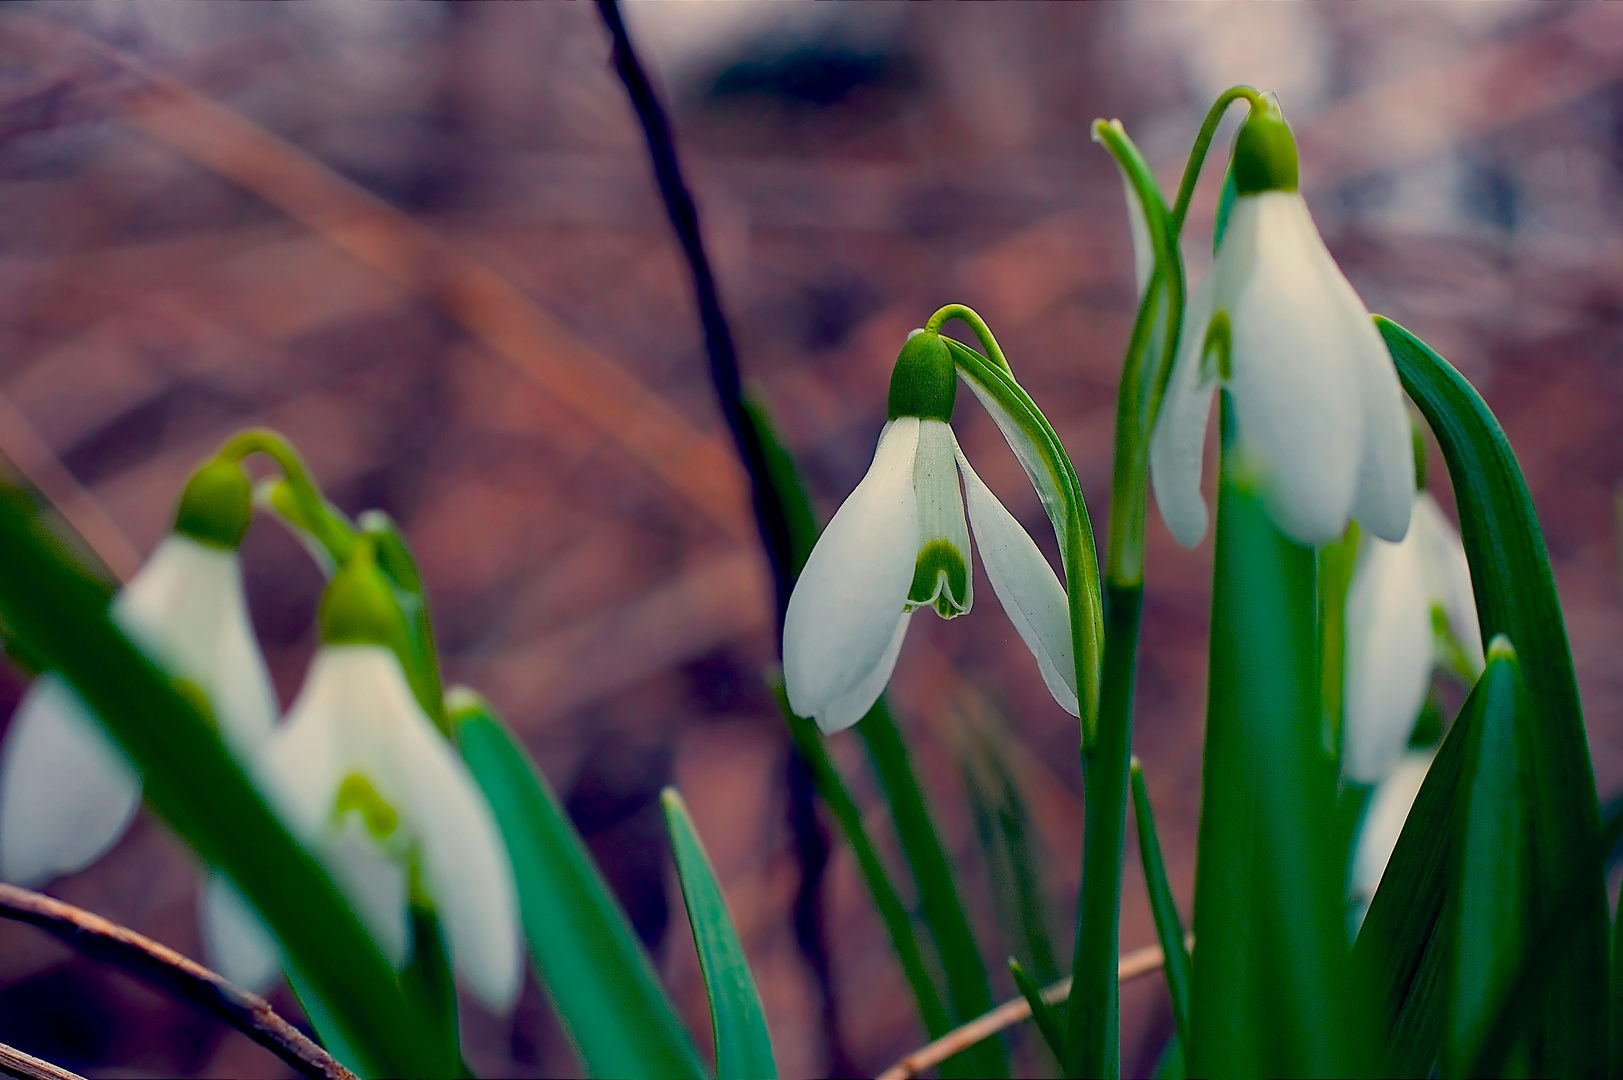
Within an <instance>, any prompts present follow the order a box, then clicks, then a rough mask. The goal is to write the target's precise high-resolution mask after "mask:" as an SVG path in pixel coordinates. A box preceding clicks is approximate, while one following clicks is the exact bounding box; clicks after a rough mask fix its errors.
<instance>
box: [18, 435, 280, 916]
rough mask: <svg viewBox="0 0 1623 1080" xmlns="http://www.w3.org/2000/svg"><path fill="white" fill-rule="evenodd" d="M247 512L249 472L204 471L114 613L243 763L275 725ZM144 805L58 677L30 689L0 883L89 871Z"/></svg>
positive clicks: (22, 711) (119, 759)
mask: <svg viewBox="0 0 1623 1080" xmlns="http://www.w3.org/2000/svg"><path fill="white" fill-rule="evenodd" d="M250 512H251V508H250V503H249V488H248V481H247V478H246V477H244V476H243V474H242V470H241V469H240V468H238V467H237V466H236V465H235V464H233V463H226V462H222V461H218V460H216V461H214V462H211V463H210V464H208V465H205V466H204V467H203V468H202V469H200V470H199V471H198V472H197V473H196V474H195V475H194V476H193V477H192V479H191V481H190V482H189V483H188V484H187V485H186V489H185V491H184V492H183V493H182V495H181V499H180V507H179V510H178V512H177V514H176V521H175V527H174V531H173V532H171V533H170V534H169V535H168V536H166V537H165V538H164V539H163V540H161V541H160V542H159V543H158V546H157V548H156V549H154V551H153V553H152V555H151V557H150V558H148V559H147V561H146V564H145V565H144V566H142V567H141V569H140V571H139V572H138V573H137V574H136V575H135V576H134V577H133V578H131V579H130V581H129V584H128V585H126V586H125V588H124V589H123V591H122V592H120V593H119V594H118V596H117V597H116V598H115V599H114V600H113V603H112V609H111V610H112V617H113V620H114V621H115V622H116V623H117V624H118V625H119V627H120V628H121V629H122V630H123V631H124V632H125V634H127V635H128V636H129V637H130V638H131V639H132V640H133V641H134V642H135V643H136V644H137V645H138V646H140V647H141V649H142V650H143V651H144V652H145V653H146V654H147V656H148V657H149V658H150V659H151V660H152V661H153V662H154V663H156V664H157V665H158V666H159V667H161V668H163V669H164V670H165V671H167V672H168V673H169V674H170V675H171V676H172V677H173V678H175V679H177V680H181V681H182V682H184V683H188V684H190V685H191V686H192V687H193V688H195V689H196V690H197V691H199V692H200V693H201V695H202V697H203V699H204V701H205V702H206V704H207V705H208V707H209V710H210V713H211V715H212V716H213V718H214V720H215V723H216V724H217V725H218V728H219V732H220V736H221V738H223V739H224V740H225V742H226V744H227V745H228V746H229V747H230V748H231V750H232V751H233V752H234V753H235V754H236V755H237V756H238V758H239V759H241V760H244V761H246V760H247V759H248V758H249V757H250V756H251V755H252V754H253V753H254V751H255V749H256V748H257V747H258V746H259V745H260V744H261V743H263V741H264V740H265V738H266V737H268V736H269V734H270V731H271V726H272V724H273V723H274V719H275V716H276V713H277V709H276V696H275V693H274V691H273V690H272V689H271V683H270V676H269V674H268V673H267V672H266V670H265V662H264V659H263V658H262V657H261V655H260V652H259V648H258V645H257V644H256V643H255V641H254V636H253V628H252V625H251V624H250V622H249V619H248V608H247V602H246V600H245V598H244V595H243V589H242V568H241V565H240V561H239V559H238V556H237V545H238V544H240V543H241V541H242V537H243V534H244V532H246V530H247V528H248V519H249V515H250ZM140 800H141V780H140V777H139V776H138V775H137V774H136V772H135V770H134V769H133V768H132V767H131V766H130V764H129V763H128V761H126V760H125V758H124V755H123V752H122V751H121V750H119V749H118V746H117V745H116V744H115V743H114V742H113V740H112V738H111V737H110V736H109V735H108V734H107V733H106V731H105V729H103V728H102V726H101V724H100V722H99V721H98V720H97V719H96V717H95V715H94V714H93V713H92V712H91V711H90V708H89V706H88V705H86V704H85V703H84V701H83V700H82V699H81V698H80V697H79V695H78V694H77V693H76V692H75V691H74V690H73V688H72V687H71V686H70V685H69V684H68V683H67V681H66V680H64V679H62V678H61V677H60V676H58V675H55V674H52V673H50V672H46V673H44V674H42V675H41V676H40V677H39V678H37V679H35V680H34V682H33V684H32V685H31V686H30V687H29V690H28V693H27V695H26V696H25V697H24V699H23V701H22V703H21V704H20V705H19V706H18V709H17V713H16V716H15V717H14V718H13V720H12V724H11V727H10V729H9V730H8V731H7V733H6V739H5V744H4V747H3V748H0V877H3V878H4V879H5V880H7V881H11V882H16V883H17V884H21V885H37V884H40V883H41V882H44V881H47V880H49V879H50V878H53V877H56V876H58V875H60V874H66V873H72V872H74V871H77V870H80V869H83V868H84V867H86V866H88V865H90V864H91V863H93V862H95V861H96V859H98V858H100V857H101V855H102V854H103V853H104V852H105V851H106V850H107V849H108V848H109V847H111V846H112V845H113V843H114V842H115V841H116V840H117V839H118V838H119V837H120V836H121V835H122V834H123V832H124V830H125V828H126V826H127V825H128V824H129V822H130V819H131V818H132V817H133V816H134V814H135V809H136V806H137V805H138V804H139V803H140Z"/></svg>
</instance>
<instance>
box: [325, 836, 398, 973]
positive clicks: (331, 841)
mask: <svg viewBox="0 0 1623 1080" xmlns="http://www.w3.org/2000/svg"><path fill="white" fill-rule="evenodd" d="M316 854H317V857H318V858H320V860H321V862H322V864H323V865H324V866H326V868H327V873H328V874H330V875H331V876H332V880H333V884H335V885H337V886H338V889H339V891H340V892H342V893H343V894H344V896H345V898H346V899H348V900H349V903H350V907H351V908H352V909H353V910H354V912H355V915H356V917H357V918H359V919H360V920H361V925H362V926H364V927H366V929H367V931H368V932H369V933H370V934H371V935H372V940H373V941H376V942H377V944H378V948H379V949H381V950H382V951H383V955H384V956H386V957H388V958H389V962H390V963H392V964H393V965H394V966H395V969H396V970H397V971H398V970H400V969H403V968H404V967H405V966H406V964H407V963H408V962H409V961H410V960H411V919H410V913H409V910H408V902H407V892H406V869H405V867H404V866H402V865H401V863H400V861H399V859H397V858H396V857H395V856H394V855H392V854H390V853H389V852H386V851H384V850H383V848H381V847H379V846H378V843H377V841H376V840H374V839H373V838H372V834H371V833H370V832H368V831H367V829H366V826H365V825H364V824H363V823H362V822H361V820H360V818H359V816H358V815H356V814H346V815H345V817H344V820H343V822H342V823H341V824H340V825H339V826H338V828H337V829H336V830H335V831H332V832H329V833H328V834H327V835H326V836H325V837H324V838H323V839H322V840H321V841H320V842H319V844H318V845H317V850H316Z"/></svg>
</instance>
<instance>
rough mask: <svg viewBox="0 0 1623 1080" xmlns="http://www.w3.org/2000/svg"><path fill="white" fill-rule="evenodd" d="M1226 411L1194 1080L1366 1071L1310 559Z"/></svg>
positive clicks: (1198, 904) (1194, 1002)
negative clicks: (1325, 732)
mask: <svg viewBox="0 0 1623 1080" xmlns="http://www.w3.org/2000/svg"><path fill="white" fill-rule="evenodd" d="M1230 411H1231V407H1230V404H1229V401H1228V399H1227V395H1225V396H1224V398H1223V409H1222V415H1223V432H1224V439H1223V443H1224V447H1223V456H1222V466H1221V471H1220V475H1219V480H1218V512H1217V538H1216V558H1215V565H1214V568H1213V583H1212V629H1211V661H1210V664H1209V668H1208V671H1209V675H1208V678H1209V680H1210V682H1209V686H1208V700H1207V720H1206V750H1205V759H1204V771H1203V776H1202V786H1201V818H1200V858H1199V860H1198V863H1197V865H1196V878H1195V913H1194V924H1195V940H1196V941H1197V942H1199V947H1198V949H1197V951H1196V956H1195V961H1194V971H1193V978H1192V981H1191V986H1190V1041H1189V1045H1188V1047H1187V1052H1188V1055H1189V1060H1188V1063H1189V1072H1190V1073H1191V1074H1192V1075H1195V1076H1256V1075H1288V1076H1347V1075H1358V1074H1361V1073H1364V1072H1366V1071H1367V1066H1368V1063H1367V1062H1366V1060H1365V1057H1366V1053H1367V1048H1368V1039H1367V1037H1366V1032H1365V1030H1364V1029H1365V1025H1364V1019H1365V1017H1364V1012H1365V1000H1364V992H1363V991H1364V987H1363V985H1362V984H1361V983H1359V982H1358V981H1356V980H1355V979H1354V978H1353V977H1352V976H1353V972H1352V971H1350V970H1349V964H1348V959H1349V957H1348V951H1349V950H1348V946H1347V931H1346V921H1345V916H1344V913H1343V907H1342V892H1343V889H1342V886H1343V881H1344V873H1345V871H1344V868H1343V867H1342V866H1341V865H1340V864H1339V863H1338V860H1337V859H1336V857H1335V850H1334V848H1335V845H1333V844H1326V843H1325V838H1326V837H1327V836H1332V835H1333V827H1334V813H1335V807H1334V799H1335V790H1336V776H1335V769H1334V764H1333V763H1332V762H1331V760H1330V759H1329V757H1328V756H1327V755H1325V753H1324V752H1323V748H1322V746H1321V743H1320V723H1319V720H1320V698H1319V679H1318V674H1319V665H1318V659H1319V658H1318V655H1317V637H1316V603H1317V599H1316V587H1315V581H1314V577H1315V560H1314V553H1313V549H1312V548H1309V547H1304V546H1302V545H1299V544H1296V543H1294V542H1292V541H1291V540H1290V539H1289V538H1287V537H1286V536H1284V535H1283V534H1282V533H1280V532H1279V530H1278V529H1277V528H1276V527H1275V526H1274V524H1273V522H1272V520H1271V519H1270V517H1269V515H1268V513H1267V510H1266V509H1265V508H1264V506H1263V504H1262V501H1261V498H1260V497H1259V496H1258V494H1257V487H1258V481H1257V479H1256V476H1255V473H1254V472H1253V470H1252V469H1251V468H1250V467H1248V464H1247V462H1245V461H1244V460H1243V457H1242V454H1241V452H1240V451H1238V450H1237V449H1236V448H1235V447H1234V446H1233V445H1232V444H1231V440H1230V436H1231V435H1232V432H1233V423H1232V418H1231V416H1230Z"/></svg>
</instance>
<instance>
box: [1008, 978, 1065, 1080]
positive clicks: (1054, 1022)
mask: <svg viewBox="0 0 1623 1080" xmlns="http://www.w3.org/2000/svg"><path fill="white" fill-rule="evenodd" d="M1009 974H1010V975H1013V976H1014V985H1016V986H1018V987H1019V988H1020V996H1021V997H1023V998H1025V999H1026V1004H1028V1005H1030V1006H1031V1019H1032V1020H1033V1021H1034V1022H1035V1023H1036V1025H1037V1030H1038V1031H1039V1032H1041V1033H1042V1037H1043V1042H1045V1043H1047V1044H1048V1049H1049V1050H1051V1051H1053V1053H1054V1060H1055V1061H1056V1062H1058V1063H1059V1065H1060V1067H1061V1068H1064V1066H1065V1028H1064V1027H1063V1026H1062V1025H1061V1024H1060V1020H1059V1014H1058V1013H1057V1012H1055V1011H1054V1007H1053V1006H1052V1005H1050V1004H1048V1002H1046V1001H1044V1000H1043V988H1042V987H1041V986H1039V985H1037V980H1035V979H1033V978H1032V977H1031V976H1030V975H1028V974H1026V969H1025V968H1023V967H1021V966H1020V961H1018V960H1016V959H1014V958H1013V957H1011V958H1010V959H1009Z"/></svg>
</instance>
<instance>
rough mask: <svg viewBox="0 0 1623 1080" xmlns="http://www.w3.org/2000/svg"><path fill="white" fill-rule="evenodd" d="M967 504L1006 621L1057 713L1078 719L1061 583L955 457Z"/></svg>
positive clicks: (1012, 520)
mask: <svg viewBox="0 0 1623 1080" xmlns="http://www.w3.org/2000/svg"><path fill="white" fill-rule="evenodd" d="M958 468H959V469H960V470H961V471H962V473H963V477H964V494H965V496H966V497H967V499H968V501H969V521H970V525H971V527H972V528H974V530H975V543H976V544H977V545H979V547H980V551H981V563H982V564H983V565H984V566H985V567H986V576H987V578H988V579H990V580H991V582H992V591H993V592H995V593H997V598H998V601H999V602H1000V603H1001V604H1002V605H1003V610H1004V611H1006V612H1008V615H1009V621H1010V622H1012V623H1014V628H1015V630H1016V631H1017V632H1018V633H1019V634H1020V640H1021V641H1023V642H1025V643H1026V648H1028V649H1030V650H1031V655H1032V656H1033V657H1035V658H1036V660H1037V667H1038V669H1039V670H1040V671H1041V672H1042V676H1043V682H1044V684H1046V685H1047V687H1048V692H1049V693H1050V694H1052V695H1053V696H1054V700H1055V701H1056V702H1058V703H1059V706H1060V708H1062V709H1064V710H1065V711H1066V712H1068V713H1070V714H1071V715H1072V716H1077V715H1080V709H1079V707H1078V704H1077V696H1076V662H1075V659H1074V657H1075V653H1074V652H1073V651H1072V649H1071V611H1070V607H1069V605H1068V603H1067V602H1066V596H1065V589H1064V587H1063V586H1061V585H1060V583H1059V577H1058V576H1057V575H1056V574H1055V573H1054V569H1053V567H1051V566H1050V565H1049V564H1048V560H1047V559H1045V558H1043V553H1042V551H1041V550H1040V549H1039V548H1038V547H1037V543H1036V541H1034V540H1033V539H1032V538H1031V536H1030V535H1029V534H1028V533H1027V532H1026V530H1025V529H1024V528H1022V527H1021V525H1020V523H1019V522H1018V521H1016V520H1015V518H1014V515H1013V514H1011V513H1009V511H1008V509H1007V508H1005V507H1004V505H1003V504H1002V503H1001V502H999V501H998V497H997V496H996V495H994V494H992V491H991V489H990V488H988V487H987V486H986V484H985V483H984V482H983V481H982V480H981V478H980V477H979V476H978V475H977V474H976V472H975V470H974V469H973V468H972V467H971V466H970V464H969V461H968V459H966V458H965V457H964V455H963V454H962V453H959V455H958Z"/></svg>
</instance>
